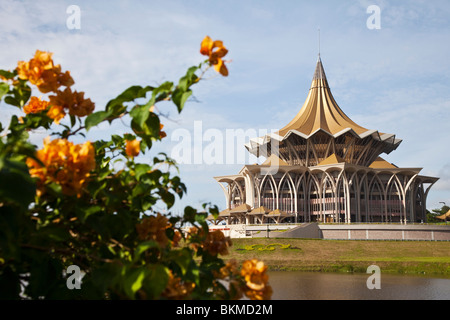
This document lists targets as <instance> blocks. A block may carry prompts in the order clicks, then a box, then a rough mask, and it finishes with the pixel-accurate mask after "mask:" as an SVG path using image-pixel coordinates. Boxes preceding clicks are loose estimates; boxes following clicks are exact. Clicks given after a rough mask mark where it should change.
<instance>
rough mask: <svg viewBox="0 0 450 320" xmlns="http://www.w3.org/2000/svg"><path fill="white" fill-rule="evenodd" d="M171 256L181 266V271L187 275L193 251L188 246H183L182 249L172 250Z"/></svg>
mask: <svg viewBox="0 0 450 320" xmlns="http://www.w3.org/2000/svg"><path fill="white" fill-rule="evenodd" d="M169 258H171V260H173V261H174V262H175V263H176V264H177V265H178V266H179V267H180V269H181V273H182V274H183V275H185V274H186V272H187V271H188V269H189V265H190V264H191V261H192V253H191V251H190V250H189V249H188V248H183V249H181V250H176V251H171V252H170V253H169Z"/></svg>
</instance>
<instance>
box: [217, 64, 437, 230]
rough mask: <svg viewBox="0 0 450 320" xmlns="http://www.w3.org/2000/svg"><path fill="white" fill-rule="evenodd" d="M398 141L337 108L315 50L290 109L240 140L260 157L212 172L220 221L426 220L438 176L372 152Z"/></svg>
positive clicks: (382, 150) (383, 150)
mask: <svg viewBox="0 0 450 320" xmlns="http://www.w3.org/2000/svg"><path fill="white" fill-rule="evenodd" d="M401 141H402V140H400V139H397V138H396V137H395V135H394V134H389V133H381V132H379V131H377V130H369V129H366V128H364V127H361V126H359V125H358V124H356V123H355V122H353V121H352V120H351V119H350V118H349V117H348V116H347V115H346V114H345V113H344V112H343V111H342V110H341V109H340V107H339V106H338V104H337V103H336V101H335V100H334V98H333V95H332V94H331V90H330V87H329V85H328V81H327V78H326V75H325V71H324V69H323V65H322V61H321V59H320V56H319V58H318V61H317V65H316V69H315V72H314V76H313V79H312V83H311V87H310V89H309V93H308V96H307V98H306V101H305V103H304V104H303V106H302V108H301V109H300V111H299V112H298V114H297V115H296V116H295V117H294V118H293V119H292V121H291V122H289V123H288V124H287V125H286V126H285V127H283V128H282V129H280V130H278V131H277V132H275V133H271V134H268V135H265V136H263V137H258V138H256V139H251V140H250V141H249V142H248V144H246V148H247V150H248V151H249V152H250V153H252V154H254V155H255V156H257V157H259V156H264V157H265V158H266V161H265V162H263V163H262V164H260V165H256V164H255V165H245V166H244V167H243V168H242V169H241V170H240V171H239V173H238V174H234V175H228V176H221V177H215V179H216V180H217V181H218V182H219V184H220V185H221V187H222V188H223V191H224V193H225V198H226V209H225V210H224V211H222V212H221V213H220V215H219V216H220V218H222V219H224V220H226V222H227V223H228V224H235V223H246V224H260V223H283V222H295V223H301V222H313V221H318V222H330V223H352V222H356V223H360V222H397V223H408V222H426V198H427V195H428V192H429V190H430V188H431V186H432V185H433V184H434V183H435V182H436V181H437V180H438V178H435V177H427V176H423V175H420V171H421V168H399V167H397V166H396V165H394V164H392V163H389V162H387V161H385V160H384V159H383V158H381V157H380V155H381V154H383V153H386V154H389V153H390V152H392V151H393V150H395V149H396V148H397V147H398V146H399V144H400V143H401Z"/></svg>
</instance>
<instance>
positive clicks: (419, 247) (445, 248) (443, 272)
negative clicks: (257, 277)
mask: <svg viewBox="0 0 450 320" xmlns="http://www.w3.org/2000/svg"><path fill="white" fill-rule="evenodd" d="M230 249H231V250H230V254H229V255H227V256H224V257H223V258H224V259H226V260H228V259H236V260H238V261H243V260H246V259H252V258H257V259H259V260H263V261H264V262H265V263H266V264H267V265H268V266H269V269H270V270H286V271H289V270H297V271H323V272H364V273H365V272H366V270H367V267H368V266H370V265H372V264H375V265H377V266H379V267H380V268H381V270H382V272H386V273H402V274H422V275H423V274H426V275H430V276H440V277H446V278H450V242H433V241H355V240H354V241H352V240H313V239H281V238H280V239H266V238H254V239H233V246H232V247H231V248H230Z"/></svg>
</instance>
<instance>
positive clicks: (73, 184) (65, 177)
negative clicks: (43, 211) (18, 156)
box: [26, 137, 95, 196]
mask: <svg viewBox="0 0 450 320" xmlns="http://www.w3.org/2000/svg"><path fill="white" fill-rule="evenodd" d="M36 156H37V158H38V159H39V160H40V161H41V162H42V163H43V164H44V166H41V165H40V164H39V163H38V162H37V161H35V160H34V159H31V158H28V159H27V161H26V163H27V166H28V169H29V172H30V175H31V176H32V177H37V178H39V181H38V189H40V190H39V193H38V195H40V194H42V192H43V190H42V187H43V185H44V183H45V182H55V183H57V184H59V185H60V186H61V187H62V192H63V193H64V194H66V195H75V194H76V195H77V196H80V195H81V190H82V188H83V187H84V185H85V184H86V182H87V181H88V178H89V176H90V171H92V170H93V169H94V168H95V150H94V147H93V145H92V144H91V142H89V141H87V142H85V143H84V144H77V145H74V144H73V143H72V142H70V141H68V140H66V139H55V140H53V141H50V138H49V137H48V138H46V139H45V140H44V147H43V148H42V149H40V150H38V151H37V154H36Z"/></svg>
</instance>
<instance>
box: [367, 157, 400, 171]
mask: <svg viewBox="0 0 450 320" xmlns="http://www.w3.org/2000/svg"><path fill="white" fill-rule="evenodd" d="M369 168H372V169H394V168H398V167H397V166H396V165H395V164H392V163H389V162H387V161H386V160H384V159H383V158H382V157H378V158H376V159H375V161H374V162H372V163H371V164H370V166H369Z"/></svg>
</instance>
